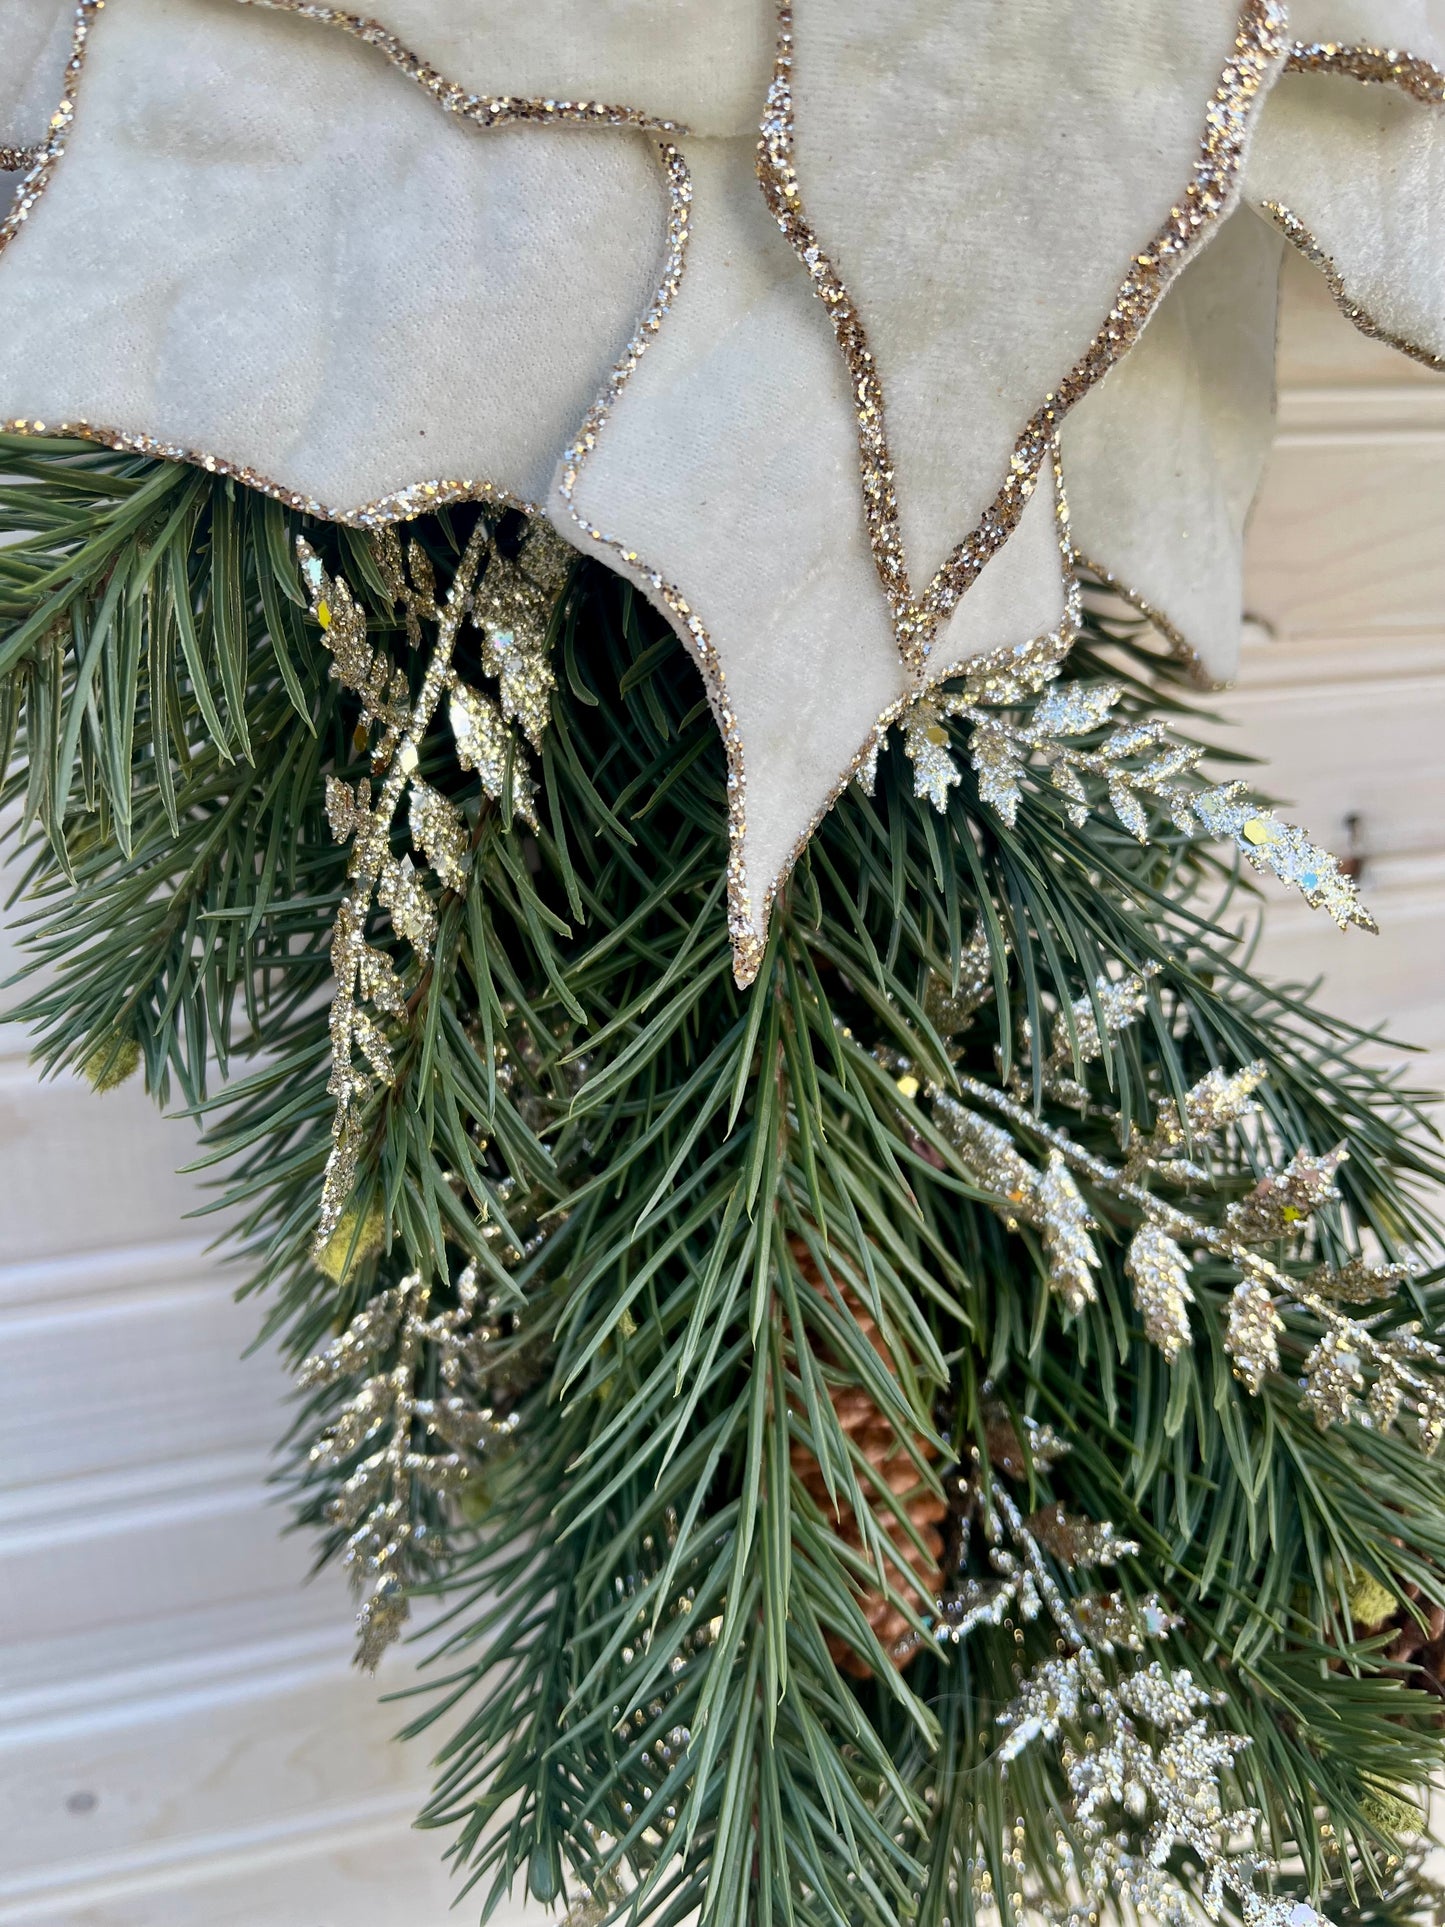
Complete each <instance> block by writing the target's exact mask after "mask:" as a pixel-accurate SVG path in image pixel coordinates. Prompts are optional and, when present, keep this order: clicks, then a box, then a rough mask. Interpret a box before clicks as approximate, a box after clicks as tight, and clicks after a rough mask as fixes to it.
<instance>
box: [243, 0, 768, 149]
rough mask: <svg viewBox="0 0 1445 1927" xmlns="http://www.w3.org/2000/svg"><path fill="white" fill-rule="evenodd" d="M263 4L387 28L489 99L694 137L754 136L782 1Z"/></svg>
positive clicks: (401, 47) (277, 0)
mask: <svg viewBox="0 0 1445 1927" xmlns="http://www.w3.org/2000/svg"><path fill="white" fill-rule="evenodd" d="M254 4H259V5H263V6H279V7H283V8H286V9H288V10H289V11H291V12H297V13H308V14H310V15H311V16H312V17H313V18H317V19H326V20H330V21H332V22H333V23H335V24H339V25H341V26H344V27H346V28H348V30H355V29H356V28H361V29H363V30H366V29H372V28H379V29H380V30H381V31H380V35H378V36H377V37H378V38H380V37H381V36H387V37H389V38H390V39H391V40H392V41H393V42H394V43H395V51H396V53H397V54H398V55H400V56H402V57H406V56H412V57H414V58H415V59H417V60H419V61H421V62H424V63H425V64H426V65H428V66H429V67H431V68H432V69H433V70H434V71H436V72H439V73H441V74H443V75H445V77H446V79H447V80H448V81H449V82H452V83H454V84H455V85H456V86H458V87H463V88H469V89H474V90H475V91H476V92H477V93H478V94H481V95H485V96H487V97H489V98H490V97H497V96H501V95H514V96H517V97H519V98H522V99H552V100H571V101H600V102H604V103H606V104H608V105H612V106H619V107H631V108H635V109H637V110H638V111H639V112H640V113H642V114H645V115H647V116H649V117H651V118H653V119H656V120H668V121H673V122H676V123H680V124H682V125H684V126H686V127H687V128H689V129H690V130H691V131H692V132H693V133H695V134H746V133H750V132H752V131H753V130H755V129H756V127H757V124H758V117H759V115H760V113H761V112H762V104H763V96H764V94H765V93H766V92H767V86H768V76H769V72H770V69H771V66H772V52H773V20H774V6H773V0H669V4H667V5H665V6H659V5H658V4H657V0H463V4H461V5H459V4H458V3H457V0H368V4H367V6H366V10H365V18H364V19H362V18H361V16H360V15H359V14H358V13H356V12H354V11H349V10H347V9H344V8H338V7H330V6H324V5H316V4H314V3H313V0H254Z"/></svg>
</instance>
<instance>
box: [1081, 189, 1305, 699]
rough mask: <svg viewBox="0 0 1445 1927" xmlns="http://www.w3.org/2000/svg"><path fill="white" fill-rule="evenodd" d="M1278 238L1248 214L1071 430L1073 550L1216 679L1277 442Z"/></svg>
mask: <svg viewBox="0 0 1445 1927" xmlns="http://www.w3.org/2000/svg"><path fill="white" fill-rule="evenodd" d="M1283 251H1284V241H1283V237H1282V236H1281V235H1280V234H1279V233H1278V232H1277V231H1276V230H1275V229H1273V228H1272V227H1271V226H1269V225H1268V224H1267V223H1266V222H1265V221H1263V220H1261V219H1260V218H1259V217H1258V216H1257V215H1256V214H1255V213H1254V212H1253V210H1252V209H1250V208H1247V207H1245V208H1240V209H1239V210H1237V212H1235V213H1234V214H1232V215H1231V216H1230V217H1229V219H1228V220H1227V221H1226V222H1225V223H1224V225H1223V227H1222V228H1221V229H1220V232H1219V234H1218V236H1217V238H1216V239H1215V240H1214V241H1212V242H1211V243H1210V245H1209V246H1208V247H1207V248H1206V249H1205V251H1204V253H1203V254H1202V255H1200V256H1199V258H1198V259H1197V260H1196V261H1193V262H1191V263H1190V265H1189V266H1188V267H1187V268H1186V269H1185V270H1184V272H1183V274H1181V275H1180V277H1179V279H1178V280H1177V281H1176V282H1175V283H1174V286H1173V287H1172V288H1171V289H1170V290H1169V293H1168V294H1167V295H1166V296H1165V297H1164V300H1163V302H1162V304H1161V305H1160V308H1159V312H1158V313H1157V314H1156V315H1155V317H1154V319H1153V320H1152V321H1151V322H1150V324H1149V326H1148V327H1147V328H1146V329H1145V331H1144V335H1143V338H1142V339H1141V340H1140V342H1139V343H1138V345H1137V346H1136V347H1135V348H1134V349H1133V350H1132V352H1131V353H1130V354H1129V355H1128V356H1126V357H1125V359H1124V360H1123V361H1122V362H1120V363H1119V365H1118V367H1116V368H1115V369H1114V370H1113V371H1112V373H1110V374H1108V375H1106V376H1105V377H1104V379H1103V381H1101V382H1100V383H1099V385H1098V387H1097V388H1095V389H1094V390H1093V392H1092V393H1091V394H1088V395H1086V396H1085V397H1084V399H1083V400H1082V401H1081V402H1080V403H1079V405H1078V406H1077V408H1075V410H1074V412H1073V413H1072V414H1071V415H1070V416H1069V418H1068V420H1067V421H1066V422H1065V423H1064V426H1063V431H1062V434H1061V437H1060V440H1061V443H1062V448H1063V467H1064V485H1065V488H1066V490H1067V493H1068V499H1069V511H1070V517H1071V523H1072V529H1073V539H1074V544H1075V547H1076V548H1077V550H1078V552H1079V554H1080V556H1081V557H1082V558H1085V559H1086V560H1087V561H1088V562H1089V563H1091V564H1092V565H1093V566H1094V567H1095V568H1096V569H1097V570H1099V571H1100V572H1101V573H1102V574H1104V575H1106V576H1108V577H1111V578H1113V579H1114V580H1115V581H1116V582H1117V583H1118V585H1119V586H1120V588H1121V589H1122V590H1123V591H1124V592H1125V593H1126V594H1127V595H1129V596H1130V598H1131V599H1132V600H1134V601H1135V602H1137V603H1138V604H1140V605H1141V606H1142V607H1144V608H1147V609H1148V610H1150V611H1151V612H1155V613H1157V614H1158V616H1160V617H1161V618H1162V620H1163V623H1164V624H1167V625H1168V628H1169V629H1170V630H1172V631H1173V632H1174V635H1175V637H1176V638H1177V640H1178V642H1179V643H1180V644H1181V645H1182V646H1183V648H1184V649H1186V650H1187V651H1188V652H1189V653H1190V654H1191V655H1192V656H1193V657H1194V658H1195V660H1196V662H1197V664H1198V666H1199V667H1200V669H1202V670H1203V672H1204V674H1205V675H1206V676H1207V677H1209V678H1210V679H1211V680H1213V681H1216V682H1222V681H1226V680H1227V679H1228V678H1229V677H1231V676H1232V675H1233V674H1234V673H1235V670H1236V668H1237V666H1238V660H1239V636H1240V619H1241V614H1242V609H1243V594H1244V591H1243V562H1244V531H1245V524H1246V522H1247V520H1248V518H1249V511H1250V507H1251V505H1252V504H1253V501H1254V497H1255V493H1256V491H1257V490H1258V487H1259V483H1260V479H1261V477H1262V475H1263V473H1264V465H1265V462H1266V460H1267V459H1268V455H1269V448H1270V442H1271V439H1272V434H1273V413H1274V407H1273V404H1274V352H1275V316H1276V308H1277V295H1278V285H1279V267H1280V257H1281V255H1282V253H1283Z"/></svg>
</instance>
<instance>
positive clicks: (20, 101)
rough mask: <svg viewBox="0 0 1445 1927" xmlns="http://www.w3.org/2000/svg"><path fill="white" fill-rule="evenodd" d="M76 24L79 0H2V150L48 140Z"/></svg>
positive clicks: (0, 86) (0, 71) (0, 113)
mask: <svg viewBox="0 0 1445 1927" xmlns="http://www.w3.org/2000/svg"><path fill="white" fill-rule="evenodd" d="M74 23H75V6H74V4H73V0H0V145H3V146H6V147H29V146H32V145H34V144H35V143H36V142H38V141H41V140H43V139H44V138H45V135H46V133H47V132H48V130H49V126H50V116H51V115H52V114H53V113H54V112H55V108H56V105H57V103H58V102H59V100H60V96H61V92H62V89H63V82H64V76H65V63H66V61H67V60H68V59H69V58H70V42H71V36H72V33H73V31H74ZM3 185H4V183H3V179H0V188H3Z"/></svg>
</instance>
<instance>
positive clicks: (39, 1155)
mask: <svg viewBox="0 0 1445 1927" xmlns="http://www.w3.org/2000/svg"><path fill="white" fill-rule="evenodd" d="M1283 371H1284V373H1283V392H1282V395H1281V407H1280V425H1279V437H1278V444H1277V448H1276V452H1275V457H1274V462H1273V465H1272V468H1271V471H1270V475H1269V479H1268V482H1267V485H1266V488H1265V491H1264V495H1263V497H1262V500H1261V502H1260V505H1259V509H1258V512H1257V515H1256V519H1255V526H1254V536H1253V545H1252V566H1251V571H1250V578H1249V600H1250V607H1251V609H1252V610H1253V611H1254V612H1255V613H1257V615H1258V616H1259V617H1260V618H1261V624H1260V626H1259V627H1258V629H1257V631H1256V633H1255V635H1254V637H1253V639H1252V642H1251V646H1250V648H1249V650H1248V651H1247V654H1246V659H1245V664H1244V671H1243V675H1242V679H1241V683H1240V687H1239V689H1238V690H1237V691H1236V692H1235V693H1233V694H1232V695H1230V696H1229V697H1228V698H1225V699H1222V700H1221V702H1220V708H1221V711H1222V712H1223V713H1225V714H1226V715H1228V716H1229V717H1230V718H1231V719H1233V720H1234V721H1235V722H1237V723H1238V725H1239V729H1238V732H1237V735H1238V739H1239V741H1240V742H1241V743H1242V744H1243V746H1245V747H1249V748H1253V749H1255V750H1257V751H1259V752H1260V753H1262V754H1264V755H1266V756H1267V757H1268V758H1269V761H1270V764H1271V771H1270V776H1269V779H1268V781H1269V787H1270V788H1271V789H1272V790H1273V791H1274V792H1275V793H1276V794H1278V795H1281V796H1284V797H1288V798H1289V799H1290V800H1291V801H1292V802H1293V803H1295V804H1297V806H1298V811H1299V817H1300V820H1301V821H1303V822H1305V823H1307V824H1309V825H1310V826H1311V827H1312V828H1313V829H1314V830H1315V832H1316V833H1317V834H1318V836H1319V837H1320V838H1321V840H1322V841H1325V842H1327V843H1329V844H1330V845H1331V846H1332V847H1333V848H1334V849H1336V851H1343V850H1344V849H1345V848H1346V847H1347V845H1348V844H1349V841H1350V836H1349V831H1348V829H1347V819H1348V818H1350V817H1354V818H1356V819H1357V824H1356V840H1357V843H1358V846H1359V848H1360V849H1361V850H1362V852H1363V854H1364V857H1365V863H1366V868H1365V874H1364V891H1365V896H1366V900H1367V901H1368V902H1369V904H1370V905H1371V907H1372V908H1373V910H1374V911H1375V914H1376V915H1377V917H1378V918H1379V921H1380V923H1381V926H1382V929H1383V935H1382V936H1381V937H1380V938H1379V939H1377V940H1371V939H1370V938H1368V937H1365V936H1363V935H1361V934H1360V933H1358V932H1356V933H1352V934H1351V936H1350V937H1349V938H1347V939H1345V938H1341V937H1340V936H1339V935H1338V933H1337V932H1336V931H1335V930H1334V929H1333V927H1332V926H1331V925H1329V924H1328V923H1327V922H1325V920H1324V919H1323V918H1321V917H1312V916H1310V915H1309V913H1308V912H1306V911H1304V910H1303V909H1302V908H1300V909H1296V908H1295V907H1294V906H1293V904H1292V903H1291V902H1289V901H1287V900H1284V899H1282V898H1276V900H1275V906H1274V914H1273V916H1272V918H1271V933H1270V938H1269V944H1268V957H1269V960H1270V962H1271V963H1272V964H1273V966H1274V967H1275V968H1276V969H1277V970H1279V971H1283V972H1287V973H1289V974H1291V975H1295V976H1312V975H1313V974H1315V973H1316V972H1317V971H1320V970H1323V971H1325V972H1326V973H1327V976H1328V981H1329V985H1330V989H1331V993H1332V999H1333V1001H1334V1002H1335V1003H1336V1004H1337V1005H1338V1006H1340V1007H1342V1008H1343V1009H1345V1010H1346V1011H1348V1012H1349V1013H1350V1014H1352V1015H1355V1016H1358V1017H1361V1018H1367V1019H1370V1020H1372V1021H1373V1020H1376V1019H1379V1018H1382V1017H1389V1018H1390V1019H1391V1021H1392V1023H1393V1025H1394V1027H1395V1028H1396V1029H1397V1030H1398V1031H1399V1032H1401V1033H1402V1034H1404V1035H1406V1036H1408V1037H1411V1038H1413V1039H1414V1040H1416V1041H1418V1042H1419V1043H1421V1044H1423V1045H1424V1046H1425V1047H1426V1049H1427V1052H1428V1053H1429V1054H1428V1056H1427V1057H1426V1058H1425V1059H1424V1060H1423V1061H1422V1063H1421V1066H1420V1069H1421V1076H1422V1078H1428V1079H1430V1080H1433V1081H1435V1082H1445V983H1442V979H1441V965H1440V959H1441V957H1442V955H1445V830H1442V823H1445V759H1442V754H1441V744H1442V740H1445V380H1441V379H1439V378H1435V377H1431V376H1429V375H1428V374H1426V373H1425V372H1424V371H1423V370H1420V369H1417V368H1415V367H1414V366H1413V365H1412V364H1411V363H1409V362H1407V361H1405V360H1403V359H1402V358H1401V357H1399V356H1396V355H1392V354H1390V353H1389V352H1388V351H1386V350H1384V349H1382V348H1376V347H1374V346H1373V345H1372V344H1370V343H1368V342H1365V341H1363V340H1362V339H1361V338H1360V337H1358V336H1357V335H1355V334H1354V333H1353V331H1352V330H1351V329H1350V328H1349V327H1348V326H1347V325H1346V324H1345V323H1344V321H1343V320H1341V319H1340V317H1339V316H1338V315H1337V314H1336V313H1335V311H1334V309H1333V307H1332V306H1331V304H1330V303H1329V301H1328V299H1327V297H1325V296H1324V294H1323V291H1322V290H1321V289H1320V288H1319V287H1318V285H1317V284H1315V283H1314V282H1313V280H1312V278H1311V277H1310V276H1309V275H1308V274H1307V273H1306V272H1305V271H1304V270H1303V269H1296V268H1295V266H1294V264H1291V271H1290V275H1289V287H1288V300H1287V304H1286V315H1285V324H1284V361H1283ZM1265 624H1268V625H1269V626H1268V629H1266V627H1265V626H1264V625H1265ZM11 954H13V951H11V950H7V948H6V943H5V939H3V938H0V974H3V970H4V968H5V963H6V958H7V957H8V956H9V955H11ZM189 1149H190V1138H189V1135H188V1132H187V1130H186V1128H185V1127H184V1126H182V1125H179V1124H175V1123H167V1122H165V1121H163V1120H161V1119H160V1118H158V1117H157V1116H156V1115H155V1114H154V1112H153V1111H152V1110H151V1108H150V1106H149V1105H148V1104H147V1102H146V1100H145V1099H144V1098H143V1096H142V1095H141V1094H140V1093H139V1092H138V1091H135V1090H133V1089H130V1088H125V1089H122V1090H120V1091H118V1092H115V1093H113V1094H112V1095H110V1096H108V1097H106V1098H104V1099H97V1098H93V1097H92V1096H91V1095H90V1093H89V1092H88V1091H87V1090H84V1089H82V1088H79V1087H77V1086H76V1085H75V1084H74V1083H71V1082H68V1081H64V1080H61V1081H59V1082H55V1083H51V1084H45V1085H42V1084H41V1083H39V1082H38V1081H37V1079H36V1078H35V1076H34V1075H33V1073H32V1072H31V1071H30V1069H29V1068H28V1067H27V1064H26V1061H25V1056H24V1039H23V1038H22V1037H21V1036H19V1035H18V1034H17V1033H16V1032H15V1031H14V1030H13V1029H11V1030H0V1384H3V1386H4V1396H3V1397H0V1815H3V1819H0V1927H40V1924H41V1923H54V1924H55V1927H441V1924H442V1923H443V1922H444V1921H446V1920H448V1919H449V1918H450V1919H459V1920H465V1919H466V1918H467V1913H466V1911H465V1909H463V1910H461V1911H460V1912H459V1913H458V1914H456V1915H449V1913H448V1901H449V1889H448V1882H447V1880H446V1878H445V1876H444V1874H443V1872H442V1869H441V1867H440V1865H439V1860H438V1851H439V1848H440V1846H441V1840H440V1838H439V1837H438V1836H436V1835H418V1834H415V1833H413V1832H410V1831H409V1821H410V1818H411V1816H412V1814H413V1812H414V1811H415V1808H416V1806H417V1804H418V1801H419V1798H420V1795H421V1792H422V1789H423V1786H424V1782H425V1777H426V1771H425V1767H426V1763H425V1758H424V1754H423V1751H422V1749H420V1748H419V1747H410V1748H407V1749H402V1748H399V1747H394V1746H389V1745H388V1744H387V1743H386V1738H387V1735H388V1734H389V1733H390V1732H391V1731H392V1730H393V1729H394V1728H395V1727H396V1726H397V1725H398V1724H400V1721H401V1718H402V1712H401V1709H397V1708H391V1707H386V1706H383V1705H380V1704H378V1697H377V1690H376V1688H375V1687H374V1686H372V1685H370V1684H368V1683H367V1682H366V1681H364V1680H362V1679H361V1678H359V1676H357V1675H356V1674H355V1673H353V1672H351V1671H350V1669H349V1667H348V1664H347V1660H348V1655H349V1623H350V1606H349V1602H348V1601H347V1598H346V1595H345V1592H344V1588H343V1587H342V1586H341V1584H340V1583H339V1581H337V1580H336V1579H335V1578H334V1576H331V1575H323V1576H322V1577H321V1578H319V1579H318V1580H316V1581H314V1582H312V1583H311V1584H309V1585H307V1584H304V1583H303V1582H304V1580H305V1575H306V1569H307V1556H306V1548H305V1546H304V1545H303V1544H302V1543H300V1542H299V1541H297V1540H295V1539H287V1540H283V1539H282V1538H281V1536H280V1529H281V1526H282V1524H283V1518H284V1515H283V1514H282V1513H280V1512H279V1511H278V1510H277V1509H276V1508H275V1507H274V1506H272V1505H270V1504H269V1503H268V1501H267V1498H266V1495H265V1492H264V1486H263V1482H264V1479H265V1476H266V1469H267V1451H268V1448H269V1446H270V1443H271V1441H272V1439H273V1438H274V1437H275V1435H276V1433H277V1432H278V1430H279V1426H280V1420H281V1414H282V1397H283V1393H284V1382H283V1379H282V1375H281V1373H280V1371H279V1368H278V1367H277V1366H276V1364H275V1362H274V1361H273V1360H272V1359H271V1358H269V1357H267V1356H258V1357H252V1358H249V1359H242V1357H241V1353H242V1351H243V1349H244V1347H245V1346H246V1345H247V1343H248V1342H249V1340H250V1338H251V1336H252V1333H253V1331H254V1329H255V1324H256V1318H257V1314H256V1312H255V1310H254V1308H252V1307H251V1306H249V1305H240V1306H237V1305H236V1304H234V1303H233V1302H232V1299H231V1295H230V1294H231V1283H230V1281H229V1280H228V1279H227V1277H226V1275H225V1274H224V1272H223V1271H222V1270H221V1269H220V1268H219V1267H218V1266H217V1265H216V1263H215V1262H214V1261H213V1260H212V1259H210V1258H208V1257H207V1256H206V1254H205V1251H204V1241H203V1238H202V1237H201V1235H199V1229H198V1227H197V1226H195V1225H194V1224H190V1225H188V1224H187V1223H186V1222H185V1219H184V1213H185V1212H186V1210H187V1209H188V1208H190V1206H191V1205H193V1204H194V1203H195V1202H196V1201H197V1199H198V1197H199V1193H198V1192H197V1190H196V1188H195V1186H194V1183H193V1182H192V1181H191V1180H188V1179H182V1178H178V1177H176V1176H175V1175H174V1174H173V1170H174V1167H175V1166H176V1165H177V1164H179V1163H181V1162H183V1161H184V1160H185V1158H186V1157H187V1155H188V1153H189ZM405 1675H406V1669H405V1665H404V1664H403V1665H402V1666H401V1667H399V1668H397V1669H395V1670H394V1671H393V1672H392V1674H391V1680H392V1683H396V1682H397V1681H398V1680H401V1679H404V1678H405ZM540 1917H541V1916H540V1915H538V1914H536V1913H535V1912H534V1911H533V1910H530V1909H529V1910H520V1909H519V1911H518V1912H517V1913H516V1914H515V1915H514V1916H512V1917H511V1918H512V1920H514V1921H515V1922H518V1923H520V1922H521V1921H523V1920H527V1919H534V1918H540Z"/></svg>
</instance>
